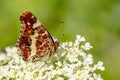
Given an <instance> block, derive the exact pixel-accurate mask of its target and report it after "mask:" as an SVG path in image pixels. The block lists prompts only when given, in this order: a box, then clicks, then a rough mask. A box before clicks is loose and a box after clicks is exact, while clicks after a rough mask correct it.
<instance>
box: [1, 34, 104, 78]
mask: <svg viewBox="0 0 120 80" xmlns="http://www.w3.org/2000/svg"><path fill="white" fill-rule="evenodd" d="M91 48H92V46H91V45H90V43H89V42H86V41H85V38H84V37H82V36H80V35H77V36H76V40H75V42H74V43H73V42H64V43H62V44H61V45H60V46H59V48H58V50H57V52H56V55H53V56H51V57H49V58H45V59H43V60H40V61H37V62H34V63H33V62H30V61H24V60H23V59H22V57H21V56H19V52H18V50H17V48H16V47H12V48H10V47H7V48H6V49H5V52H1V53H0V80H103V79H102V78H101V75H100V74H97V73H95V71H96V70H102V71H103V70H104V69H105V68H104V67H103V62H101V61H99V62H98V63H97V64H93V58H92V55H91V54H86V53H85V51H86V52H87V50H90V49H91Z"/></svg>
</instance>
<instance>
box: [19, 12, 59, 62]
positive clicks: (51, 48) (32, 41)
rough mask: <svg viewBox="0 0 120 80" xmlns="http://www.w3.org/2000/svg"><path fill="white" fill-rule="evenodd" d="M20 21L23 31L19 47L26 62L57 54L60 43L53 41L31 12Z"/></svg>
mask: <svg viewBox="0 0 120 80" xmlns="http://www.w3.org/2000/svg"><path fill="white" fill-rule="evenodd" d="M20 21H21V30H20V38H19V40H18V42H17V46H18V47H19V50H20V52H21V55H22V56H23V58H24V60H32V61H37V60H40V59H42V58H43V57H46V56H51V55H52V54H54V53H55V52H56V49H57V47H58V45H59V42H58V41H54V40H53V38H52V37H51V35H50V34H49V32H48V31H47V30H46V29H45V28H44V26H43V25H42V24H41V23H40V22H39V21H38V20H37V18H36V17H35V16H34V15H33V14H32V13H31V12H30V11H26V12H24V13H23V14H22V15H21V16H20Z"/></svg>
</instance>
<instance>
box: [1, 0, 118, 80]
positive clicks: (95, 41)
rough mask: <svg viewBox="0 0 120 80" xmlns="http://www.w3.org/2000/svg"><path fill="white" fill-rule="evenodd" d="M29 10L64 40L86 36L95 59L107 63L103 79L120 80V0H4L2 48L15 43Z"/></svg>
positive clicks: (52, 32) (2, 5)
mask: <svg viewBox="0 0 120 80" xmlns="http://www.w3.org/2000/svg"><path fill="white" fill-rule="evenodd" d="M25 10H29V11H31V12H32V13H34V14H35V15H36V16H37V18H38V19H39V20H40V21H41V22H42V24H43V25H44V26H45V27H46V29H47V30H48V31H49V32H50V33H51V35H52V36H55V37H56V38H58V39H59V40H60V42H63V41H74V39H75V36H76V34H80V35H84V36H85V37H86V39H87V41H89V42H90V43H91V45H93V49H92V50H91V54H93V56H94V61H95V62H97V61H98V60H101V61H103V62H104V66H105V67H106V70H105V71H104V72H102V71H100V72H99V73H101V74H102V77H103V79H104V80H120V0H51V1H50V0H0V50H2V49H3V48H5V47H7V46H14V45H15V43H16V41H17V39H18V37H19V34H20V33H19V31H20V21H19V17H20V15H21V14H22V12H24V11H25ZM63 21H64V23H63Z"/></svg>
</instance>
